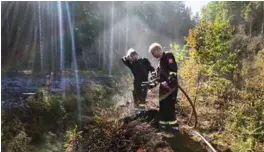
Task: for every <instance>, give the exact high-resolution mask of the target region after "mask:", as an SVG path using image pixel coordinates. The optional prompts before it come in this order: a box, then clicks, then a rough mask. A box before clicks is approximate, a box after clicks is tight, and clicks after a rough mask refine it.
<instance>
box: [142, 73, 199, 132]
mask: <svg viewBox="0 0 264 152" xmlns="http://www.w3.org/2000/svg"><path fill="white" fill-rule="evenodd" d="M158 84H159V78H158V77H157V78H153V79H152V80H150V81H147V82H142V87H145V88H146V87H147V88H149V89H152V88H154V87H156V86H157V85H158ZM178 88H179V89H180V90H181V92H182V93H183V94H184V96H185V97H186V98H187V100H188V102H189V104H190V105H191V107H192V111H191V114H190V116H189V120H188V122H187V125H188V126H189V127H190V128H195V127H196V126H197V113H196V110H195V106H194V104H193V102H192V100H191V98H190V97H189V95H188V94H187V93H186V92H185V91H184V89H183V88H182V87H181V86H180V85H178ZM193 116H194V124H193V125H190V123H191V119H192V117H193Z"/></svg>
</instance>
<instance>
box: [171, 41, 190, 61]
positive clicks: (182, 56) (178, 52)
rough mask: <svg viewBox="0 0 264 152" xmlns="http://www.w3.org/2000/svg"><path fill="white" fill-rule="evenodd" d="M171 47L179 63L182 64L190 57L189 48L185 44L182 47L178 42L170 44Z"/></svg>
mask: <svg viewBox="0 0 264 152" xmlns="http://www.w3.org/2000/svg"><path fill="white" fill-rule="evenodd" d="M170 48H171V52H172V53H173V55H174V57H175V60H176V62H177V63H178V64H181V63H182V62H184V61H185V60H186V59H188V56H187V55H188V50H187V49H186V47H185V46H184V47H183V48H182V49H181V48H180V46H179V45H178V44H170Z"/></svg>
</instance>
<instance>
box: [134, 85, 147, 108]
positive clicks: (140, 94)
mask: <svg viewBox="0 0 264 152" xmlns="http://www.w3.org/2000/svg"><path fill="white" fill-rule="evenodd" d="M133 98H134V103H135V104H136V105H144V104H146V98H147V89H143V88H142V87H141V83H140V84H135V83H134V90H133Z"/></svg>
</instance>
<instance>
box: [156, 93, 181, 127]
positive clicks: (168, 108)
mask: <svg viewBox="0 0 264 152" xmlns="http://www.w3.org/2000/svg"><path fill="white" fill-rule="evenodd" d="M177 93H178V88H177V89H175V90H174V91H173V92H171V93H170V94H168V93H167V94H160V101H159V104H160V121H159V124H160V125H166V126H167V125H168V126H176V125H177V120H176V113H175V104H176V97H177Z"/></svg>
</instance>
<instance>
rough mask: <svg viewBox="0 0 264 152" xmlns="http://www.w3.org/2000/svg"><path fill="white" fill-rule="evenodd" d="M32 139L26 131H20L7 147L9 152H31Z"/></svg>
mask: <svg viewBox="0 0 264 152" xmlns="http://www.w3.org/2000/svg"><path fill="white" fill-rule="evenodd" d="M30 142H31V138H30V137H28V136H27V134H26V133H25V132H24V131H20V132H19V133H18V135H16V136H15V137H14V138H13V139H12V140H11V141H10V142H9V143H8V146H7V152H28V151H31V148H32V147H31V146H30Z"/></svg>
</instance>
